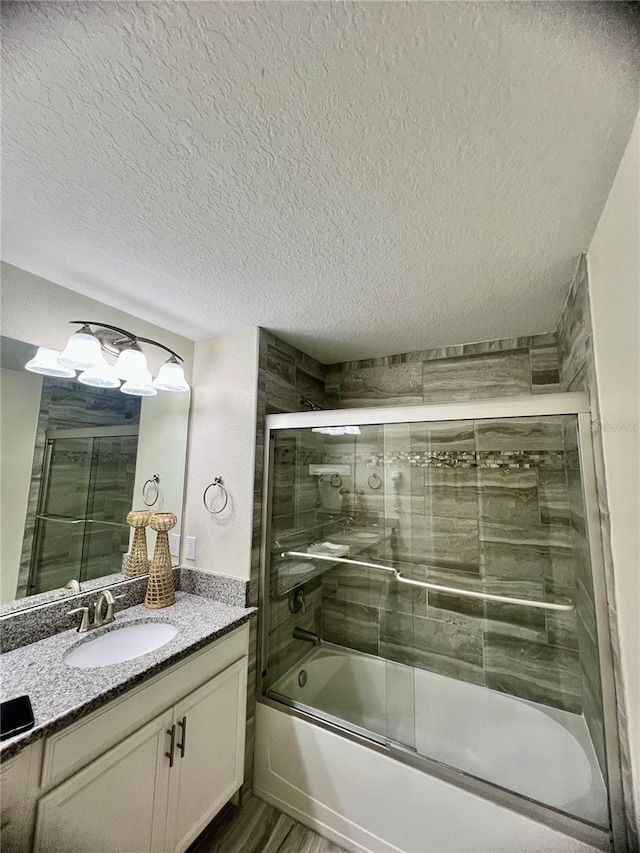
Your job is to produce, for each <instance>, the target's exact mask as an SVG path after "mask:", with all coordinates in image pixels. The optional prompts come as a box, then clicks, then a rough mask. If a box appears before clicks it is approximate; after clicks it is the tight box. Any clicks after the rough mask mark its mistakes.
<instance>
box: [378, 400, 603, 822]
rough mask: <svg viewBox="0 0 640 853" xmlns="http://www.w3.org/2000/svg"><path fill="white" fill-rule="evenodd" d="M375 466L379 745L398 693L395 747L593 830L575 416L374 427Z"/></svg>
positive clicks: (596, 809) (593, 743) (594, 733)
mask: <svg viewBox="0 0 640 853" xmlns="http://www.w3.org/2000/svg"><path fill="white" fill-rule="evenodd" d="M385 466H386V467H385V476H384V480H385V484H386V487H387V489H388V494H387V515H388V517H390V516H391V514H392V513H393V518H394V523H396V524H397V527H396V529H395V549H394V550H393V551H392V555H391V556H392V559H391V560H389V561H388V565H390V566H391V567H393V568H395V569H397V570H398V571H399V574H396V575H395V576H393V575H392V576H391V577H390V580H389V586H390V588H393V587H395V590H394V591H393V592H391V591H390V592H389V595H388V599H387V606H386V609H385V612H384V619H383V621H382V623H381V652H380V653H381V655H382V656H383V657H385V658H386V660H387V689H388V696H389V697H390V699H391V697H393V702H391V701H389V703H388V714H389V717H390V718H391V717H394V720H395V722H394V721H392V720H391V719H389V720H388V731H389V733H390V739H391V740H394V741H402V738H398V737H397V736H396V737H393V735H391V732H397V730H398V729H401V728H402V727H403V724H402V722H401V721H402V708H401V707H399V706H401V704H402V703H401V702H400V699H399V697H400V696H401V695H406V697H407V702H408V703H409V702H413V706H414V730H413V731H409V732H408V733H407V736H406V738H405V740H404V743H403V745H404V747H405V748H407V749H411V750H415V751H417V752H418V753H419V754H421V755H423V756H424V757H425V758H430V759H435V760H437V761H439V762H442V763H444V764H448V765H450V766H452V767H454V768H456V769H458V770H462V771H463V772H465V773H468V774H470V775H473V776H477V777H479V778H481V779H483V780H486V781H489V782H492V783H493V784H495V785H498V786H500V787H503V788H506V789H509V790H512V791H515V792H517V793H519V794H521V795H523V796H525V797H528V798H530V799H532V800H536V801H539V802H542V803H544V804H545V805H549V806H552V807H554V808H556V809H558V810H560V811H564V812H567V813H569V814H572V815H575V816H578V817H581V818H583V819H585V820H588V821H590V822H592V823H594V824H596V825H598V826H602V827H606V826H607V825H608V812H607V794H606V784H605V778H604V777H605V755H604V745H603V744H604V735H603V724H602V695H601V689H600V673H599V668H598V652H597V641H596V634H595V616H594V603H593V598H594V596H593V586H592V583H591V567H590V563H589V555H588V548H587V538H586V529H585V522H584V510H583V505H582V494H581V488H582V486H581V478H580V471H579V460H578V444H577V433H576V418H575V417H573V416H557V417H556V416H549V417H543V418H540V417H537V418H532V417H523V418H501V419H490V420H482V421H475V422H472V421H466V422H465V421H455V422H451V423H444V422H439V423H424V424H389V425H387V426H386V427H385ZM407 579H408V580H414V581H418V582H419V583H424V584H425V585H424V586H420V585H415V584H414V585H409V584H406V583H404V581H406V580H407ZM438 587H445V589H444V590H443V589H441V588H438ZM460 592H462V593H464V592H471V593H472V594H473V595H474V596H478V597H469V596H466V595H464V594H460ZM514 599H515V601H514ZM548 605H550V607H549V606H548ZM555 605H560V608H563V607H564V608H565V609H554V608H555ZM574 605H575V606H574ZM399 665H402V666H401V669H400V670H399ZM399 671H400V672H403V671H404V672H405V675H404V681H403V682H401V683H398V680H399V677H400V676H399V674H398V673H399ZM410 680H411V682H412V684H411V686H409V681H410ZM516 756H517V759H516V758H515V757H516ZM523 767H526V768H527V772H522V771H523ZM559 768H561V769H559Z"/></svg>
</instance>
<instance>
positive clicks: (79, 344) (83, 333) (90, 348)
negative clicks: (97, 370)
mask: <svg viewBox="0 0 640 853" xmlns="http://www.w3.org/2000/svg"><path fill="white" fill-rule="evenodd" d="M101 359H102V347H101V346H100V341H99V340H98V339H97V338H96V336H95V335H94V334H93V332H92V331H91V329H89V327H88V326H83V327H82V328H81V329H80V331H79V332H74V334H73V335H71V337H70V338H69V340H68V342H67V345H66V347H65V348H64V349H63V351H62V352H61V353H60V357H59V359H58V361H59V362H60V364H62V365H63V366H64V367H73V369H74V370H90V369H91V368H92V367H96V365H98V364H100V360H101Z"/></svg>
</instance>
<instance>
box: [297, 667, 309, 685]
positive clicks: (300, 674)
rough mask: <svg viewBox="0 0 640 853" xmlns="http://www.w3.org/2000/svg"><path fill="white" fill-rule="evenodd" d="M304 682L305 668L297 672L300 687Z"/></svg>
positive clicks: (305, 680)
mask: <svg viewBox="0 0 640 853" xmlns="http://www.w3.org/2000/svg"><path fill="white" fill-rule="evenodd" d="M306 683H307V670H306V669H301V670H300V672H299V673H298V684H299V685H300V687H304V686H305V684H306Z"/></svg>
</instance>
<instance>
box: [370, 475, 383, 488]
mask: <svg viewBox="0 0 640 853" xmlns="http://www.w3.org/2000/svg"><path fill="white" fill-rule="evenodd" d="M367 483H368V484H369V488H370V489H379V488H380V486H381V485H382V480H381V479H380V477H379V476H378V474H376V473H375V472H374V473H373V474H371V476H370V477H369V478H368V479H367Z"/></svg>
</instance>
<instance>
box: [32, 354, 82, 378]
mask: <svg viewBox="0 0 640 853" xmlns="http://www.w3.org/2000/svg"><path fill="white" fill-rule="evenodd" d="M59 356H60V351H59V350H57V349H49V348H48V347H38V351H37V352H36V354H35V355H34V357H33V358H32V359H31V361H28V362H27V363H26V364H25V369H26V370H29V371H30V372H31V373H41V374H42V375H43V376H59V377H60V378H61V379H75V375H76V372H75V370H73V368H71V367H63V365H62V364H60V363H59V361H58V358H59Z"/></svg>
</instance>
